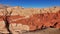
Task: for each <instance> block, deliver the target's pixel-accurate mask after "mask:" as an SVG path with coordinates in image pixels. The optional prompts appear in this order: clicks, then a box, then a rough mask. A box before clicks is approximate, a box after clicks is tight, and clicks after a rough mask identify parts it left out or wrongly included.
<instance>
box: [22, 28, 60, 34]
mask: <svg viewBox="0 0 60 34" xmlns="http://www.w3.org/2000/svg"><path fill="white" fill-rule="evenodd" d="M23 34H60V30H58V29H55V28H48V29H44V30H38V31H34V32H25V33H23Z"/></svg>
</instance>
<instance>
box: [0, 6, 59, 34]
mask: <svg viewBox="0 0 60 34" xmlns="http://www.w3.org/2000/svg"><path fill="white" fill-rule="evenodd" d="M52 27H53V28H57V29H60V7H51V8H22V7H19V6H16V7H5V8H0V32H1V33H12V34H18V33H21V32H23V31H34V30H37V29H43V28H52Z"/></svg>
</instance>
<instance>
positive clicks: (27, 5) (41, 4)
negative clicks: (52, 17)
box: [0, 0, 60, 8]
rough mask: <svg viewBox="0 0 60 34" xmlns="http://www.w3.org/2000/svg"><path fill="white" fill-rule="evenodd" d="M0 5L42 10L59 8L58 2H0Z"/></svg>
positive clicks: (47, 0)
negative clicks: (52, 7)
mask: <svg viewBox="0 0 60 34" xmlns="http://www.w3.org/2000/svg"><path fill="white" fill-rule="evenodd" d="M0 4H4V5H10V6H22V7H25V8H44V7H51V6H60V0H0Z"/></svg>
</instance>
